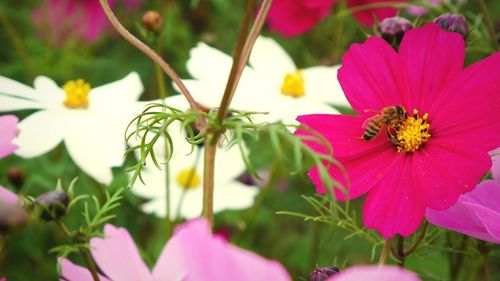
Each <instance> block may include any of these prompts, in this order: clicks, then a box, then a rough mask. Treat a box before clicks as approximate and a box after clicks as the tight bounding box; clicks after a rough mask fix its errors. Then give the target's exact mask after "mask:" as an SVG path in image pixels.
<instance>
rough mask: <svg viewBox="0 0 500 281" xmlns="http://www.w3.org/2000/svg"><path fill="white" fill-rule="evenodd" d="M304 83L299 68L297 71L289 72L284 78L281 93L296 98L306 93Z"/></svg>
mask: <svg viewBox="0 0 500 281" xmlns="http://www.w3.org/2000/svg"><path fill="white" fill-rule="evenodd" d="M304 83H305V81H304V76H303V75H302V71H300V70H297V71H295V72H290V73H287V74H285V77H284V78H283V84H282V85H281V93H282V94H283V95H285V96H290V97H294V98H298V97H301V96H303V95H305V90H304Z"/></svg>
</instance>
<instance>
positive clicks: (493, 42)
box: [476, 0, 499, 51]
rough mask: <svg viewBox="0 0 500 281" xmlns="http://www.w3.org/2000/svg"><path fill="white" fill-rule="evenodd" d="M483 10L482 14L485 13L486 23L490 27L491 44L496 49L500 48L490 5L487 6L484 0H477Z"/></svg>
mask: <svg viewBox="0 0 500 281" xmlns="http://www.w3.org/2000/svg"><path fill="white" fill-rule="evenodd" d="M476 1H477V4H478V6H479V9H480V10H481V14H482V15H483V19H484V23H485V24H486V28H487V29H488V33H489V35H490V39H491V46H492V47H493V49H494V50H495V51H498V50H499V47H498V42H497V38H496V35H495V28H494V27H493V22H492V21H491V18H490V15H489V13H488V7H486V2H484V0H476Z"/></svg>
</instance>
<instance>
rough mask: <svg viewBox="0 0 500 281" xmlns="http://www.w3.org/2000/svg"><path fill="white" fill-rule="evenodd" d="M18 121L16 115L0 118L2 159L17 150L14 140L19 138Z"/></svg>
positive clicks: (0, 156) (0, 152) (0, 154)
mask: <svg viewBox="0 0 500 281" xmlns="http://www.w3.org/2000/svg"><path fill="white" fill-rule="evenodd" d="M18 122H19V119H17V117H16V116H14V115H4V116H0V132H2V133H1V134H0V158H2V157H5V156H7V155H9V154H11V153H12V152H14V151H15V150H16V149H17V145H15V144H13V143H12V140H13V139H14V138H15V137H16V136H17V132H18V130H17V123H18Z"/></svg>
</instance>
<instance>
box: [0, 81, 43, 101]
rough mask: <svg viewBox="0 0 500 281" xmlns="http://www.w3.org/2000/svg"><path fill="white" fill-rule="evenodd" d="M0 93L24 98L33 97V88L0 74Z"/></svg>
mask: <svg viewBox="0 0 500 281" xmlns="http://www.w3.org/2000/svg"><path fill="white" fill-rule="evenodd" d="M0 94H1V95H9V96H14V97H19V98H25V99H35V98H36V96H34V94H35V90H34V89H32V88H31V87H29V86H26V85H24V84H21V83H19V82H17V81H15V80H12V79H10V78H7V77H4V76H0Z"/></svg>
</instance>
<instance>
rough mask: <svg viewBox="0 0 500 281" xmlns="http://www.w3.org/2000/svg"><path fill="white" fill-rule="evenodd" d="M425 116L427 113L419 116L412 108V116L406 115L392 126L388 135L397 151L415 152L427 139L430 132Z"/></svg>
mask: <svg viewBox="0 0 500 281" xmlns="http://www.w3.org/2000/svg"><path fill="white" fill-rule="evenodd" d="M427 118H428V114H427V113H425V114H424V115H423V116H422V117H420V116H419V114H418V110H416V109H414V110H413V116H408V118H407V119H406V120H405V121H403V122H401V123H399V124H398V125H397V126H396V127H395V128H394V134H391V136H390V137H391V141H392V142H393V143H394V145H395V146H396V148H397V150H398V152H415V151H417V150H419V149H420V148H421V147H422V145H423V144H425V143H426V142H427V141H428V140H429V138H430V137H431V134H430V132H429V129H430V124H429V123H427Z"/></svg>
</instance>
